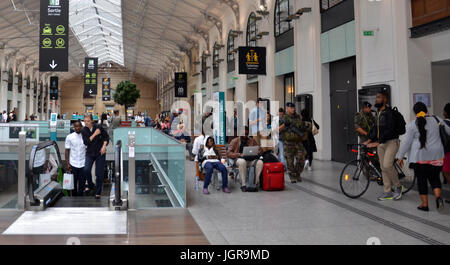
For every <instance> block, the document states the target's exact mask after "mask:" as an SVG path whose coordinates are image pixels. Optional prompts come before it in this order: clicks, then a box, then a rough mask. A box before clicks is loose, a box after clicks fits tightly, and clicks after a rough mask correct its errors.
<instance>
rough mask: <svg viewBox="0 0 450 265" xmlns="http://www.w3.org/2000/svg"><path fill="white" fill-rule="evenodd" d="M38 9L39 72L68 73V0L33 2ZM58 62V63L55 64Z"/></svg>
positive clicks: (35, 0)
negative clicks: (38, 5) (37, 3)
mask: <svg viewBox="0 0 450 265" xmlns="http://www.w3.org/2000/svg"><path fill="white" fill-rule="evenodd" d="M34 2H40V9H39V14H40V17H39V27H38V28H37V30H39V42H38V43H36V44H37V45H38V46H39V71H40V72H68V71H69V30H68V29H69V0H39V1H37V0H34ZM56 62H58V63H56Z"/></svg>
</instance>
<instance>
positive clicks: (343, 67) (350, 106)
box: [330, 57, 358, 163]
mask: <svg viewBox="0 0 450 265" xmlns="http://www.w3.org/2000/svg"><path fill="white" fill-rule="evenodd" d="M330 91H331V95H330V100H331V159H332V160H333V161H336V162H342V163H347V162H349V161H350V160H353V159H356V155H355V154H353V153H351V152H348V149H347V144H356V143H358V138H357V135H356V133H355V130H354V115H355V113H356V112H357V93H356V58H355V57H351V58H348V59H344V60H340V61H337V62H332V63H330Z"/></svg>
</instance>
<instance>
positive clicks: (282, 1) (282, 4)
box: [274, 0, 294, 37]
mask: <svg viewBox="0 0 450 265" xmlns="http://www.w3.org/2000/svg"><path fill="white" fill-rule="evenodd" d="M293 14H294V4H293V1H292V0H277V1H276V2H275V23H274V25H275V37H278V36H280V35H281V34H283V33H285V32H287V31H289V30H291V29H292V28H294V23H293V21H292V19H289V16H290V15H293Z"/></svg>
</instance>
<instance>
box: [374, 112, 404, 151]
mask: <svg viewBox="0 0 450 265" xmlns="http://www.w3.org/2000/svg"><path fill="white" fill-rule="evenodd" d="M398 137H399V136H398V134H396V132H395V121H394V117H393V114H392V108H391V107H390V106H387V107H386V109H385V110H384V111H382V112H381V113H380V112H377V115H376V116H375V124H374V126H373V127H372V130H370V133H369V138H370V140H371V141H372V142H378V143H380V144H384V143H386V142H387V141H390V140H394V139H398Z"/></svg>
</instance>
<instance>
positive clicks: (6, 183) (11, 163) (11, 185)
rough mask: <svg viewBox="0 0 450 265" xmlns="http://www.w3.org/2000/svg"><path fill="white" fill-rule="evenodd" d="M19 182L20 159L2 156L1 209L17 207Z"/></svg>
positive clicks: (0, 167) (0, 163) (0, 176)
mask: <svg viewBox="0 0 450 265" xmlns="http://www.w3.org/2000/svg"><path fill="white" fill-rule="evenodd" d="M11 147H12V146H11ZM12 149H14V148H13V147H12ZM15 149H16V151H15V153H16V154H17V152H18V147H17V146H16V147H15ZM11 151H14V150H11ZM17 184H18V161H17V160H11V159H5V157H2V158H1V159H0V209H17Z"/></svg>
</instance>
